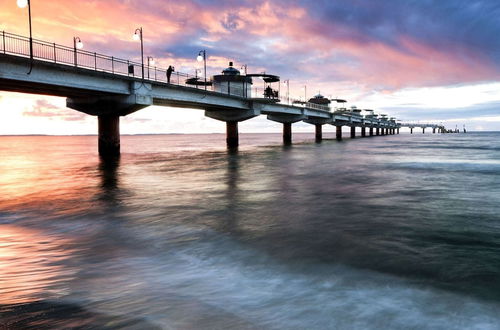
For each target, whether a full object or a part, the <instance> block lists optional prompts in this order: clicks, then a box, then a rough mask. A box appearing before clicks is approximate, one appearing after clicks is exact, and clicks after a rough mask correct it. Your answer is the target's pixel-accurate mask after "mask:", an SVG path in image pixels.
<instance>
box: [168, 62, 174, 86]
mask: <svg viewBox="0 0 500 330" xmlns="http://www.w3.org/2000/svg"><path fill="white" fill-rule="evenodd" d="M174 71H175V68H174V67H173V66H171V65H169V66H168V69H167V82H168V83H169V84H170V76H172V72H174Z"/></svg>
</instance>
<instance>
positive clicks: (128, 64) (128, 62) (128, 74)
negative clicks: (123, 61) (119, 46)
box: [127, 60, 130, 77]
mask: <svg viewBox="0 0 500 330" xmlns="http://www.w3.org/2000/svg"><path fill="white" fill-rule="evenodd" d="M129 68H130V61H129V60H127V72H128V73H127V76H129V77H130V70H129Z"/></svg>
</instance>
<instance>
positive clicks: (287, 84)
mask: <svg viewBox="0 0 500 330" xmlns="http://www.w3.org/2000/svg"><path fill="white" fill-rule="evenodd" d="M283 85H286V99H287V103H288V104H290V79H287V80H283Z"/></svg>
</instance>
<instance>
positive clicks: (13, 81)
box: [0, 32, 444, 156]
mask: <svg viewBox="0 0 500 330" xmlns="http://www.w3.org/2000/svg"><path fill="white" fill-rule="evenodd" d="M0 38H1V40H0V90H2V91H10V92H19V93H31V94H41V95H51V96H59V97H65V98H66V105H67V107H68V108H71V109H74V110H76V111H80V112H83V113H86V114H88V115H92V116H97V117H98V135H99V143H98V148H99V154H100V155H102V156H111V155H118V154H119V153H120V117H122V116H127V115H129V114H131V113H133V112H136V111H139V110H141V109H143V108H146V107H148V106H151V105H156V106H168V107H179V108H192V109H199V110H203V111H204V112H205V116H207V117H210V118H213V119H216V120H219V121H222V122H225V123H226V132H227V139H226V142H227V145H228V147H230V148H235V147H237V146H238V144H239V141H238V123H239V122H242V121H245V120H249V119H251V118H254V117H257V116H260V115H264V116H267V119H268V120H271V121H275V122H278V123H281V124H282V125H283V143H284V144H291V143H292V126H293V124H294V123H297V122H299V121H302V122H306V123H309V124H311V125H313V126H314V127H315V139H316V141H317V142H320V141H321V140H322V138H323V136H322V135H323V125H333V126H336V138H337V139H338V140H341V139H342V128H343V127H344V126H345V127H349V129H350V136H351V138H355V137H356V128H357V127H359V128H360V129H361V137H366V136H367V135H368V136H380V135H392V134H399V129H400V128H401V127H410V130H411V132H413V128H415V127H422V129H423V131H424V132H425V128H426V127H431V128H433V132H435V130H436V129H439V130H441V129H443V130H444V127H442V126H439V125H430V126H429V125H427V126H425V127H423V126H419V125H413V124H411V125H412V126H408V125H410V124H401V123H398V122H397V120H396V118H388V117H387V115H377V114H375V113H374V111H373V110H361V109H357V108H356V107H351V108H349V109H347V108H343V107H336V108H334V109H332V108H331V107H330V103H331V102H337V103H339V104H343V103H345V102H346V101H344V100H329V99H326V98H324V97H323V96H322V95H320V94H318V95H316V96H315V97H313V98H311V99H309V100H307V101H305V100H296V99H292V98H289V97H288V96H287V97H282V96H281V95H278V92H277V91H272V90H271V91H272V92H273V93H269V90H268V89H265V90H262V89H258V88H254V87H253V82H252V81H253V80H252V79H256V78H262V79H263V80H264V81H265V82H266V83H268V88H270V87H269V84H271V83H273V82H278V83H279V81H280V79H279V77H278V76H273V75H265V74H245V75H242V74H240V72H239V70H237V69H235V68H234V67H233V66H232V63H229V67H228V68H227V69H225V70H224V71H223V72H222V74H220V75H215V76H213V77H212V78H211V79H210V80H209V81H207V77H206V76H205V78H204V80H201V79H200V78H199V77H197V76H191V75H188V74H183V73H179V72H174V73H173V74H172V75H171V76H168V77H167V70H165V69H162V68H157V67H154V66H150V65H145V64H144V63H137V62H133V61H129V60H124V59H119V58H116V57H114V56H108V55H102V54H98V53H95V52H88V51H84V50H81V49H77V47H76V46H75V47H67V46H62V45H57V44H55V43H50V42H46V41H42V40H36V39H31V38H28V37H23V36H19V35H14V34H11V33H7V32H1V35H0ZM28 70H29V71H28ZM362 111H364V113H365V114H362ZM367 129H368V134H367Z"/></svg>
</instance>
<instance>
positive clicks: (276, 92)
mask: <svg viewBox="0 0 500 330" xmlns="http://www.w3.org/2000/svg"><path fill="white" fill-rule="evenodd" d="M273 96H274V98H275V99H277V98H278V96H279V95H278V91H273Z"/></svg>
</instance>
